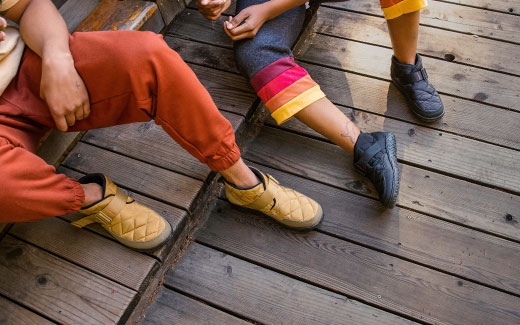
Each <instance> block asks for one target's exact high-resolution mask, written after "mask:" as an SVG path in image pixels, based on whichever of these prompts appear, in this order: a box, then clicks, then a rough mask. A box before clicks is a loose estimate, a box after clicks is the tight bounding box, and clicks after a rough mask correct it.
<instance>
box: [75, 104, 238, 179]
mask: <svg viewBox="0 0 520 325" xmlns="http://www.w3.org/2000/svg"><path fill="white" fill-rule="evenodd" d="M223 115H224V117H225V118H227V119H228V120H229V121H230V122H231V125H232V126H233V129H234V130H235V132H236V131H237V129H238V128H239V127H240V126H241V125H242V123H243V122H244V118H243V117H242V116H240V115H236V114H231V113H223ZM83 141H84V142H87V143H90V144H94V145H96V146H99V147H103V148H107V149H109V150H111V151H115V152H117V153H122V154H124V155H125V156H129V157H132V158H136V159H142V158H143V157H146V160H147V162H149V163H151V164H154V165H157V166H160V167H163V168H165V169H168V170H172V171H176V172H180V173H182V174H184V175H187V176H190V177H193V178H197V179H200V180H202V181H205V180H206V178H207V177H208V175H209V173H210V172H211V170H210V169H209V168H208V167H207V165H204V164H202V163H200V162H199V161H198V160H197V159H196V158H194V157H193V156H192V155H190V154H189V153H188V152H187V151H185V150H184V149H182V148H181V146H180V145H178V144H177V143H175V142H174V141H173V140H172V138H171V137H170V136H169V135H168V134H167V133H166V132H165V131H164V130H163V129H162V128H161V127H160V126H158V125H156V124H155V123H154V122H146V123H132V124H127V125H120V126H116V127H110V128H104V129H97V130H91V131H89V132H87V134H85V136H84V138H83ZM158 153H160V154H158Z"/></svg>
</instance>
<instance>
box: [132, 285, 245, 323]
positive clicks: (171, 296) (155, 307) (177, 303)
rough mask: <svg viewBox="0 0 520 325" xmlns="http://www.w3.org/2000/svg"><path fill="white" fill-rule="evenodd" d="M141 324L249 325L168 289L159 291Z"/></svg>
mask: <svg viewBox="0 0 520 325" xmlns="http://www.w3.org/2000/svg"><path fill="white" fill-rule="evenodd" d="M141 323H142V324H143V325H161V324H162V325H170V324H179V325H181V324H185V325H189V324H226V325H228V324H229V325H235V324H243V325H245V324H249V323H248V322H245V321H243V320H241V319H240V318H237V317H235V316H232V315H230V314H226V313H224V312H222V311H220V310H218V309H215V308H213V307H210V306H208V305H205V304H203V303H201V302H199V301H197V300H194V299H191V298H188V297H186V296H183V295H181V294H180V293H177V292H175V291H172V290H169V289H167V288H162V289H161V291H159V294H158V295H157V297H156V298H155V300H154V302H153V304H152V305H151V306H150V307H149V308H148V311H147V313H146V316H145V318H144V320H143V321H142V322H141Z"/></svg>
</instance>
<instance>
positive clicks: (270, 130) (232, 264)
mask: <svg viewBox="0 0 520 325" xmlns="http://www.w3.org/2000/svg"><path fill="white" fill-rule="evenodd" d="M69 1H70V0H69ZM157 3H158V4H159V6H167V3H168V2H167V1H157ZM226 14H228V15H229V14H233V10H228V12H227V13H226ZM226 18H227V17H222V18H221V20H220V21H219V22H217V23H211V22H209V21H206V20H204V19H203V18H202V16H200V14H198V12H197V11H196V10H195V9H194V7H193V4H192V5H191V8H188V9H186V10H184V11H183V12H181V13H180V15H179V16H178V17H177V18H176V20H175V21H174V23H173V24H172V25H171V26H170V27H169V29H168V31H167V32H166V35H165V39H166V41H167V42H168V44H169V45H170V46H171V47H172V48H174V49H175V50H177V51H178V52H179V53H180V54H181V56H182V57H183V58H184V59H185V60H186V61H187V62H188V63H189V64H190V66H191V67H192V68H193V70H194V71H195V73H196V74H197V76H198V77H199V78H200V80H201V81H202V83H203V84H204V85H205V86H206V87H207V88H208V89H209V91H210V93H211V95H212V96H213V98H214V99H215V101H216V103H217V105H218V107H219V108H220V109H221V110H222V112H223V114H224V115H225V116H226V117H227V118H228V119H229V120H230V121H231V123H232V125H233V127H234V128H235V130H237V132H238V135H237V139H238V140H239V143H241V144H244V145H245V146H244V147H243V151H244V158H246V159H247V160H248V162H249V163H250V164H251V165H253V166H257V167H259V168H261V169H262V170H263V171H266V172H269V173H271V174H272V175H274V176H275V177H276V178H278V179H279V180H280V181H281V182H282V183H283V184H285V185H288V186H292V187H294V188H296V189H298V190H299V191H301V192H303V193H305V194H308V195H310V196H311V197H313V198H315V199H316V200H317V201H319V202H320V203H321V204H322V206H323V208H324V212H325V220H324V222H323V223H322V225H321V226H320V227H319V228H318V229H317V230H316V231H310V232H304V233H301V232H294V231H290V230H287V229H285V228H283V227H281V226H279V225H278V224H276V223H274V222H272V221H271V220H269V219H268V218H266V217H263V216H261V215H259V214H257V213H253V212H250V211H248V210H244V209H239V208H236V207H233V206H231V205H230V204H229V203H228V202H227V201H226V200H225V198H224V197H223V196H222V195H221V196H220V197H219V198H215V197H213V196H212V195H213V194H214V192H215V191H216V190H218V188H219V183H218V182H216V179H215V177H214V174H212V173H210V171H209V169H208V168H207V167H205V166H203V165H201V164H200V163H198V162H197V161H196V160H195V159H194V158H192V157H191V156H190V155H189V154H187V153H186V152H184V151H183V150H182V149H181V148H180V147H179V146H178V145H176V144H175V143H173V141H171V139H169V137H168V136H167V135H166V133H164V132H163V131H162V129H161V128H160V127H158V126H156V125H155V124H154V123H153V122H150V123H140V124H132V125H126V126H119V127H114V128H107V129H100V130H94V131H89V132H87V133H86V134H85V135H84V136H83V137H82V139H81V141H80V142H79V143H78V144H77V145H76V146H75V147H74V148H73V150H72V151H71V152H70V153H69V154H68V156H67V157H66V159H65V160H64V162H63V163H62V165H61V166H60V167H59V169H58V171H59V172H62V173H65V174H67V175H70V176H72V177H80V176H81V175H83V174H86V173H90V172H103V173H105V174H107V175H108V176H110V177H111V178H112V179H114V181H115V182H116V183H117V184H118V185H119V186H121V187H122V188H123V189H124V190H125V191H127V192H128V193H130V194H132V195H133V196H134V197H135V198H136V199H137V200H140V201H141V202H143V203H145V204H148V205H149V206H151V207H152V208H154V209H155V210H156V211H158V212H159V213H161V214H162V215H163V216H165V218H167V219H168V220H169V221H170V223H172V225H173V226H174V227H175V229H176V232H177V236H176V238H177V240H176V241H173V240H172V242H170V243H169V244H168V245H167V247H165V248H163V249H161V250H159V251H157V252H154V253H151V254H140V253H136V252H134V251H131V250H130V249H127V248H125V247H123V246H121V245H119V244H118V243H116V242H114V241H113V240H112V239H111V238H110V237H109V236H108V235H107V234H106V233H105V232H104V231H103V230H102V229H101V227H99V226H96V225H93V226H89V227H88V229H76V228H75V227H72V226H71V225H70V224H69V222H70V221H71V220H75V219H76V218H78V216H77V215H67V216H62V217H58V218H54V219H49V220H44V221H40V222H37V223H21V224H16V225H14V226H13V227H12V228H10V229H9V228H7V229H3V230H2V229H0V274H1V276H0V307H1V309H0V323H2V324H20V323H22V324H30V323H35V324H46V323H62V324H72V323H78V324H113V323H125V322H126V323H134V322H136V321H138V320H139V319H142V323H143V324H178V323H180V324H201V323H215V324H234V323H247V322H254V323H292V324H310V323H312V324H314V323H327V324H345V323H351V324H382V323H384V324H401V323H403V324H408V323H414V322H417V323H437V324H445V323H453V324H520V132H519V130H520V104H519V103H520V1H514V0H495V1H487V0H475V1H469V0H444V1H430V6H429V7H428V9H426V10H424V11H423V17H422V26H421V36H420V37H421V38H420V43H419V52H420V53H421V54H423V57H424V62H425V66H426V68H427V69H428V73H429V75H430V77H431V79H432V81H433V83H434V84H435V85H436V87H437V89H438V90H439V92H440V93H441V96H442V99H443V101H444V104H445V107H446V115H445V117H444V119H443V120H442V121H441V122H439V123H436V124H423V123H421V122H419V121H418V120H417V119H415V118H414V117H413V116H412V114H411V113H410V110H409V109H408V108H407V105H406V103H405V101H404V99H403V97H402V96H401V95H400V94H399V93H398V91H397V90H396V89H395V87H393V86H392V85H391V84H390V82H389V70H390V56H391V53H392V51H391V49H390V41H389V38H388V36H387V32H386V24H385V21H384V19H383V18H382V16H381V12H380V9H379V1H377V0H356V1H347V2H342V3H329V4H325V5H323V6H322V7H321V8H320V9H319V12H318V16H317V20H316V23H315V24H314V26H313V29H312V30H311V33H310V34H309V35H308V36H307V37H305V38H303V39H302V40H301V42H300V43H299V45H298V51H297V59H298V60H299V62H300V63H301V64H302V66H304V67H305V68H306V69H307V70H308V71H309V72H310V74H311V76H312V77H313V78H314V79H315V80H316V81H317V82H318V83H319V84H320V85H321V87H322V89H323V90H324V92H325V93H326V94H327V95H328V97H329V98H330V99H331V100H332V101H333V102H334V103H335V104H337V105H338V107H340V109H341V110H343V111H344V112H345V113H346V114H347V115H348V116H349V117H351V118H352V119H354V120H355V121H356V123H357V125H359V126H360V128H362V130H364V131H375V130H387V131H392V132H394V133H395V134H396V136H397V141H398V157H399V162H400V168H401V173H402V181H401V191H400V195H399V200H398V207H396V208H395V209H393V210H384V209H382V208H381V207H380V205H379V203H378V202H377V201H376V199H375V197H376V194H375V190H374V188H373V187H372V185H370V184H369V182H368V181H367V180H366V179H364V178H363V177H361V176H359V175H358V174H357V173H355V172H354V169H353V167H352V158H351V157H349V156H348V155H347V154H345V153H344V152H343V151H342V150H340V149H339V148H338V147H337V146H335V145H332V144H331V143H330V142H328V141H327V140H325V139H324V138H323V137H321V136H320V135H319V134H316V133H315V132H313V131H312V130H310V129H308V128H307V127H305V126H303V125H302V124H301V123H298V122H297V121H294V120H292V121H290V122H288V123H286V124H284V125H282V126H277V125H276V124H275V122H274V121H273V120H272V119H271V118H270V117H268V118H267V119H266V121H265V124H264V125H260V126H259V125H258V124H257V123H256V121H257V119H258V118H260V117H261V116H262V115H263V113H265V111H264V109H263V108H262V105H261V104H259V103H260V101H259V100H258V99H257V97H256V95H255V93H254V92H253V90H252V89H251V87H250V86H249V84H248V82H247V80H246V79H245V78H244V77H242V76H241V75H240V74H239V73H238V71H237V68H236V66H235V64H234V58H233V51H232V44H231V41H230V40H229V39H228V38H227V36H225V34H224V33H223V31H222V29H221V21H223V20H224V19H226ZM163 19H165V18H164V17H163ZM246 144H247V145H246ZM143 157H146V158H143ZM217 195H218V194H217ZM208 204H209V206H208ZM205 209H207V210H205ZM201 215H203V216H204V218H203V219H202V221H199V217H200V216H201ZM198 223H200V226H199V227H198V228H199V230H198V231H197V232H196V233H195V234H194V235H192V233H191V230H192V229H193V227H195V226H196V225H197V224H198ZM189 242H192V244H191V245H190V246H189V247H188V248H187V250H186V249H185V248H186V247H185V246H183V245H184V244H185V243H189ZM182 253H184V254H183V256H180V255H181V254H182ZM175 262H176V264H175V268H174V269H173V270H171V271H169V272H167V273H166V276H165V278H164V284H163V286H162V287H159V286H160V283H161V281H162V279H163V275H164V274H165V272H166V270H167V269H168V268H169V267H170V266H171V265H172V264H174V263H175ZM158 288H159V289H158ZM147 305H150V306H149V307H148V309H147V310H146V314H145V317H144V318H143V317H142V313H143V310H144V308H145V307H146V306H147Z"/></svg>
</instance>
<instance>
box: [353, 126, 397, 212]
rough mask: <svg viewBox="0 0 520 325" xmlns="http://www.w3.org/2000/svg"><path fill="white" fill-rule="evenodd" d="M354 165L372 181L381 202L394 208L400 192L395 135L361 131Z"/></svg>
mask: <svg viewBox="0 0 520 325" xmlns="http://www.w3.org/2000/svg"><path fill="white" fill-rule="evenodd" d="M354 167H356V170H357V171H358V172H359V173H360V174H361V175H363V176H366V177H368V178H369V179H370V180H371V181H372V183H373V184H374V186H375V187H376V190H377V192H378V193H379V200H380V201H381V203H382V204H383V205H384V206H385V207H387V208H393V207H394V206H395V202H396V201H397V193H398V192H399V168H398V166H397V154H396V143H395V136H394V135H393V134H392V133H389V132H374V133H361V134H360V135H359V138H358V140H357V141H356V145H355V146H354Z"/></svg>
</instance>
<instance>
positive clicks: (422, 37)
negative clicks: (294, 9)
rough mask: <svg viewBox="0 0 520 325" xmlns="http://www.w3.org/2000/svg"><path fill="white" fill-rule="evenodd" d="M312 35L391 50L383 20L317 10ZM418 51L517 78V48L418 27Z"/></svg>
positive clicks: (519, 70) (519, 54) (519, 53)
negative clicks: (317, 34) (335, 37)
mask: <svg viewBox="0 0 520 325" xmlns="http://www.w3.org/2000/svg"><path fill="white" fill-rule="evenodd" d="M315 31H316V32H319V33H322V34H326V35H331V36H337V37H343V38H348V39H351V40H355V41H360V42H365V43H370V44H376V45H381V46H387V47H392V43H391V41H390V36H389V35H388V28H387V24H386V20H385V19H384V18H383V17H374V16H369V15H363V14H359V13H355V12H350V11H341V10H337V9H332V8H326V7H322V8H320V9H319V13H318V19H317V22H316V25H315ZM417 51H418V52H419V53H420V54H425V55H429V56H433V57H437V58H440V59H443V60H445V59H446V57H447V56H450V55H452V56H454V58H450V60H449V61H453V62H461V63H466V64H470V65H473V66H477V67H481V68H486V69H491V70H496V71H500V72H506V73H511V74H515V75H517V76H518V75H520V51H519V50H518V45H516V44H511V43H505V42H501V41H496V40H491V39H488V38H483V37H474V36H473V35H469V34H461V33H454V32H451V31H447V30H442V29H438V28H433V27H428V26H420V29H419V42H418V44H417Z"/></svg>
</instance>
